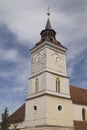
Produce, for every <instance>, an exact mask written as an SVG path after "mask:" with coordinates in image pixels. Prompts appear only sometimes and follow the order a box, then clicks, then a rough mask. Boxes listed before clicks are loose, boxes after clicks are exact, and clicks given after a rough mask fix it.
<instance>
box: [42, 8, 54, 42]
mask: <svg viewBox="0 0 87 130" xmlns="http://www.w3.org/2000/svg"><path fill="white" fill-rule="evenodd" d="M47 15H48V20H47V23H46V26H45V29H44V30H42V31H41V33H40V34H41V38H42V39H44V40H47V39H55V35H56V32H55V31H54V30H53V29H52V27H51V23H50V20H49V16H50V12H49V8H48V12H47Z"/></svg>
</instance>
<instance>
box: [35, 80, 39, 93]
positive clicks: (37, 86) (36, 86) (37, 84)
mask: <svg viewBox="0 0 87 130" xmlns="http://www.w3.org/2000/svg"><path fill="white" fill-rule="evenodd" d="M38 91H39V80H38V78H36V82H35V92H36V93H37V92H38Z"/></svg>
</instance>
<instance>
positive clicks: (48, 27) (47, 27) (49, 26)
mask: <svg viewBox="0 0 87 130" xmlns="http://www.w3.org/2000/svg"><path fill="white" fill-rule="evenodd" d="M45 29H52V28H51V23H50V20H49V18H48V20H47V24H46V27H45Z"/></svg>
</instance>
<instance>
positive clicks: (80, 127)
mask: <svg viewBox="0 0 87 130" xmlns="http://www.w3.org/2000/svg"><path fill="white" fill-rule="evenodd" d="M74 127H75V130H87V121H74Z"/></svg>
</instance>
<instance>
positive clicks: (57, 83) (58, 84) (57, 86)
mask: <svg viewBox="0 0 87 130" xmlns="http://www.w3.org/2000/svg"><path fill="white" fill-rule="evenodd" d="M56 92H60V80H59V78H57V79H56Z"/></svg>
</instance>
